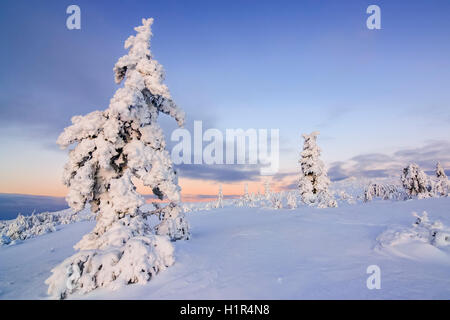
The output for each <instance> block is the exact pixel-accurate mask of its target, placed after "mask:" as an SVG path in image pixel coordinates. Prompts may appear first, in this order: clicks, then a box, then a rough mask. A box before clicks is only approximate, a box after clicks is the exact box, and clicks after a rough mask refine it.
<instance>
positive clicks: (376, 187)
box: [363, 183, 405, 202]
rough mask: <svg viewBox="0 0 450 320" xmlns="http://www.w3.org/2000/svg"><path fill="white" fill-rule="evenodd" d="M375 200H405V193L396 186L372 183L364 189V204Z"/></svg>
mask: <svg viewBox="0 0 450 320" xmlns="http://www.w3.org/2000/svg"><path fill="white" fill-rule="evenodd" d="M373 198H381V199H383V200H404V199H405V193H404V192H403V191H402V190H399V188H398V187H397V186H395V185H390V184H378V183H370V184H369V185H368V186H367V187H366V188H365V189H364V197H363V199H364V202H369V201H372V199H373Z"/></svg>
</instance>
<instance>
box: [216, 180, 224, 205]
mask: <svg viewBox="0 0 450 320" xmlns="http://www.w3.org/2000/svg"><path fill="white" fill-rule="evenodd" d="M215 207H216V208H223V192H222V185H219V193H218V195H217V201H216V204H215Z"/></svg>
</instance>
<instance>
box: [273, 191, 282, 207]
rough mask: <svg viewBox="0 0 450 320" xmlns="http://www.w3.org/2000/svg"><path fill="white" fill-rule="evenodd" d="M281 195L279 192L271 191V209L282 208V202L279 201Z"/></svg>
mask: <svg viewBox="0 0 450 320" xmlns="http://www.w3.org/2000/svg"><path fill="white" fill-rule="evenodd" d="M281 199H282V197H281V194H280V193H276V192H273V193H272V198H271V202H272V208H273V209H282V208H283V202H282V201H281Z"/></svg>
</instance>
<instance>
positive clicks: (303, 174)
mask: <svg viewBox="0 0 450 320" xmlns="http://www.w3.org/2000/svg"><path fill="white" fill-rule="evenodd" d="M318 135H319V132H318V131H314V132H312V133H311V134H303V139H304V140H305V141H304V143H303V151H302V152H301V157H300V160H299V162H300V169H301V170H300V178H299V183H298V187H299V192H300V195H301V197H302V201H303V202H304V203H307V204H311V203H314V202H315V201H316V200H317V199H319V195H320V199H321V200H322V201H321V202H322V205H324V204H325V203H326V205H327V206H328V205H329V206H332V207H336V206H337V203H336V201H334V199H332V196H331V195H330V193H329V191H328V186H329V184H330V179H328V176H327V171H326V169H325V165H324V163H323V162H322V160H320V152H321V150H320V148H319V146H318V145H317V136H318Z"/></svg>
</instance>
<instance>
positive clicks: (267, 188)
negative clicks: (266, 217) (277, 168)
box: [264, 180, 272, 200]
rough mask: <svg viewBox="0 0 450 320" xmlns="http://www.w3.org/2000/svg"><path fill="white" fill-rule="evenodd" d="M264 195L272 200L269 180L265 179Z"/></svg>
mask: <svg viewBox="0 0 450 320" xmlns="http://www.w3.org/2000/svg"><path fill="white" fill-rule="evenodd" d="M264 197H265V198H266V200H270V198H271V197H272V191H271V190H270V181H269V180H266V181H264Z"/></svg>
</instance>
